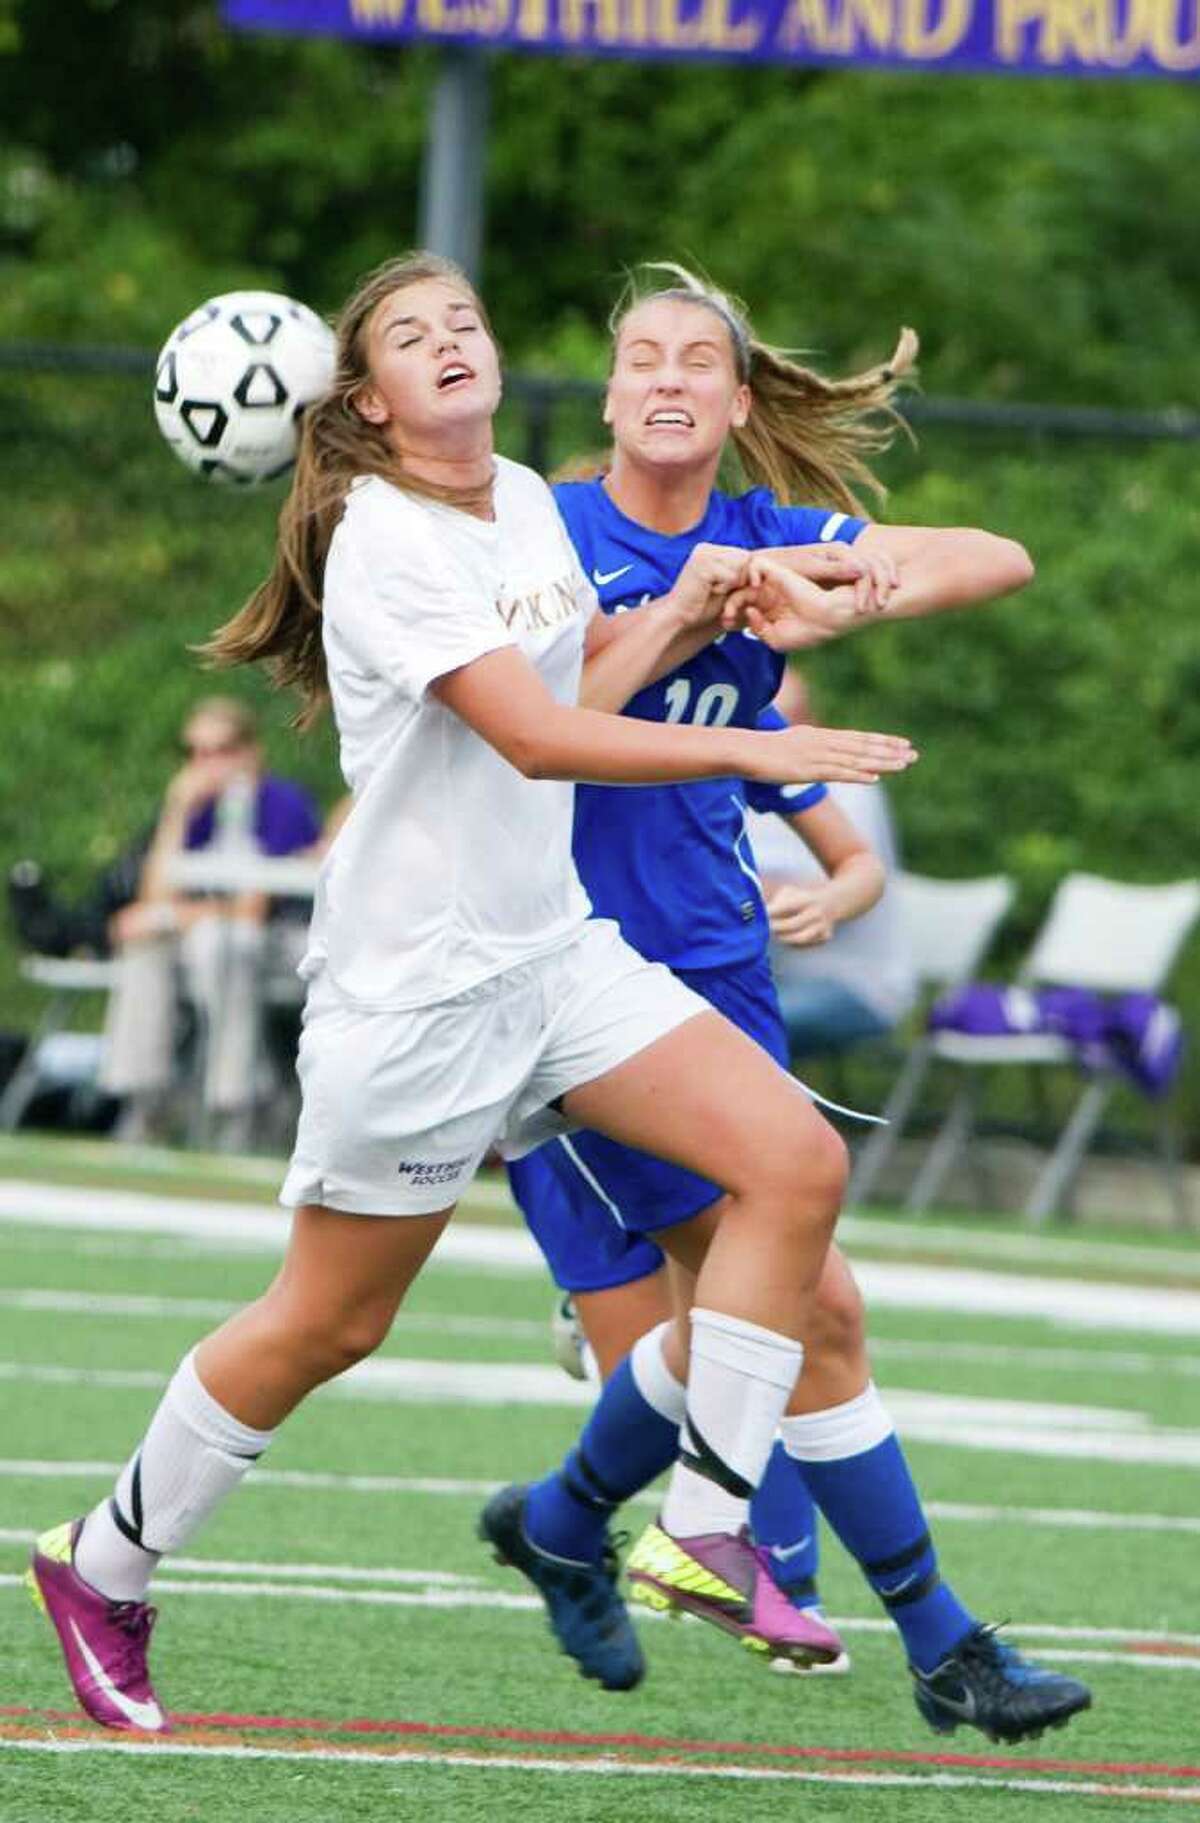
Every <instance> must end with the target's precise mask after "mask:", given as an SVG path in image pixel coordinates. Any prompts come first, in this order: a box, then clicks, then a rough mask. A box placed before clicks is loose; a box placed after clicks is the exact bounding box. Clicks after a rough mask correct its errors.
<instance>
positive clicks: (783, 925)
mask: <svg viewBox="0 0 1200 1823" xmlns="http://www.w3.org/2000/svg"><path fill="white" fill-rule="evenodd" d="M765 898H766V906H767V921H768V923H769V924H770V927H771V935H772V937H774V938H775V939H776V940H777V941H778V942H780V943H787V944H789V945H790V946H791V947H792V948H793V949H812V948H814V947H815V946H816V945H817V944H819V943H828V942H829V939H830V938H831V937H832V935H833V932H834V922H833V919H832V918H831V917H830V915H829V912H828V911H827V909H826V906H825V899H824V895H823V893H822V891H821V889H820V887H819V886H818V887H813V886H794V885H791V884H789V883H785V882H782V881H781V882H780V883H779V884H777V885H774V886H770V885H769V886H768V887H767V888H766V893H765Z"/></svg>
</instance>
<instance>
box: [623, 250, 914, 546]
mask: <svg viewBox="0 0 1200 1823" xmlns="http://www.w3.org/2000/svg"><path fill="white" fill-rule="evenodd" d="M663 275H665V276H666V279H667V281H668V282H667V283H666V284H663V283H662V276H663ZM659 298H670V299H675V300H677V301H678V302H680V303H685V304H695V305H698V306H700V307H701V308H703V309H705V310H710V311H712V313H713V314H714V316H716V317H718V318H719V319H720V321H721V322H722V323H723V324H724V326H725V329H726V332H727V334H728V336H729V341H730V346H731V348H732V352H733V364H734V369H735V371H736V373H737V377H738V380H739V382H740V383H741V384H742V385H744V386H748V387H749V388H750V401H751V403H750V415H749V417H748V418H747V420H746V423H745V424H744V425H742V426H740V427H739V428H737V429H735V430H733V431H732V432H731V437H732V441H733V445H734V448H735V449H736V451H737V456H738V461H739V462H740V464H741V467H742V470H743V472H744V474H745V476H746V479H747V480H748V481H750V482H751V483H752V484H753V485H754V486H758V487H769V488H770V490H771V492H772V493H773V494H774V495H775V497H776V499H777V500H780V501H784V502H790V503H793V504H794V503H797V502H808V503H811V504H814V505H822V506H824V505H826V504H828V505H831V506H839V507H841V508H842V509H843V510H844V511H845V512H848V513H855V514H861V513H863V512H864V511H865V509H864V506H863V501H862V496H863V495H864V494H873V495H874V496H875V498H876V500H883V499H884V498H885V496H886V493H887V489H886V488H885V487H884V485H883V483H882V482H881V481H880V479H879V477H878V476H877V475H876V474H875V473H874V471H873V470H872V468H871V466H870V458H871V457H873V456H877V455H879V454H880V453H881V452H882V451H883V450H885V449H887V448H888V446H889V445H890V444H891V442H892V441H893V439H894V437H895V436H896V433H897V431H899V430H902V429H903V430H905V431H907V429H908V426H907V425H906V423H905V421H904V419H903V418H902V417H901V415H900V413H899V412H898V411H897V409H896V405H895V397H896V394H897V392H898V391H899V389H900V387H901V386H902V385H904V384H906V383H911V382H912V381H913V379H914V378H915V364H916V359H917V351H918V348H919V346H920V344H919V342H918V339H917V335H916V332H915V330H912V329H902V330H901V331H900V338H899V340H898V341H897V343H896V347H895V349H894V351H893V353H892V355H891V358H890V359H889V360H887V361H883V362H881V363H880V364H879V365H878V366H875V367H868V368H867V369H865V371H864V372H862V373H856V374H849V375H848V376H847V377H846V378H845V379H842V380H829V379H826V378H825V376H824V375H823V374H819V373H817V372H816V371H815V369H813V368H811V367H805V366H802V365H801V363H800V362H799V361H797V360H796V359H795V356H794V353H793V352H790V351H788V350H786V349H782V348H772V347H770V346H768V344H767V343H765V342H760V341H759V340H758V339H757V337H756V336H755V334H754V331H753V329H752V327H751V325H750V319H749V316H748V314H747V312H746V309H745V306H744V305H742V304H741V303H740V302H739V301H738V300H737V299H736V298H733V297H730V296H729V295H728V293H726V292H724V291H721V290H719V289H718V287H717V286H715V285H713V284H710V283H709V282H708V281H707V280H706V279H704V278H702V277H700V276H698V275H697V274H696V273H694V272H689V271H688V269H687V268H686V267H685V266H680V265H677V264H675V262H674V261H670V260H654V261H649V262H647V263H646V264H645V265H644V266H641V267H639V268H638V269H637V271H636V272H635V273H634V274H633V275H631V277H630V279H629V280H628V282H627V284H626V287H625V290H624V291H623V293H622V295H621V297H620V298H619V299H618V301H617V303H616V305H615V306H614V308H613V311H612V314H611V316H610V318H609V328H610V330H611V331H612V341H613V352H614V356H615V353H616V348H617V344H618V341H619V338H620V334H621V329H622V327H623V325H624V323H625V320H626V318H627V317H628V316H629V314H630V312H631V311H633V310H635V309H637V307H638V306H639V305H640V304H646V303H650V302H651V301H654V300H657V299H659Z"/></svg>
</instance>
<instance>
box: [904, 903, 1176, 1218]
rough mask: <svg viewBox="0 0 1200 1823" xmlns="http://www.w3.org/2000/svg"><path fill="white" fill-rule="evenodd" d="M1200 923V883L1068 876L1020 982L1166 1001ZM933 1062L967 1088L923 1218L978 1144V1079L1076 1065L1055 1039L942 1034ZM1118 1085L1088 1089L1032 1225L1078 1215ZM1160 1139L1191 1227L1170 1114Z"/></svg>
mask: <svg viewBox="0 0 1200 1823" xmlns="http://www.w3.org/2000/svg"><path fill="white" fill-rule="evenodd" d="M1198 916H1200V881H1197V880H1179V881H1176V882H1174V883H1173V884H1171V885H1167V886H1129V885H1125V884H1123V883H1122V882H1120V881H1116V880H1105V879H1101V878H1099V877H1098V876H1097V875H1095V874H1082V873H1079V874H1068V876H1067V878H1066V879H1065V880H1064V881H1063V882H1062V884H1061V885H1060V886H1059V888H1058V891H1057V892H1056V893H1055V896H1054V901H1053V903H1052V905H1051V907H1050V911H1049V913H1048V915H1047V918H1046V922H1045V924H1044V925H1043V926H1042V929H1041V931H1040V932H1039V933H1038V936H1037V938H1036V940H1035V942H1034V945H1033V948H1032V950H1031V951H1030V953H1029V955H1028V957H1027V958H1026V960H1025V962H1024V964H1023V966H1022V968H1021V971H1020V973H1019V975H1018V977H1017V983H1018V984H1019V985H1021V986H1028V987H1036V986H1058V987H1082V988H1091V989H1093V990H1094V991H1095V992H1097V993H1103V994H1123V993H1148V994H1153V993H1157V992H1158V991H1159V989H1160V988H1161V987H1162V985H1163V983H1164V982H1165V981H1166V979H1167V976H1168V975H1169V973H1170V971H1171V966H1172V964H1173V963H1174V961H1175V958H1176V956H1177V955H1178V953H1179V951H1180V949H1181V948H1182V946H1183V944H1184V942H1185V941H1186V939H1187V937H1188V934H1189V932H1190V931H1191V929H1192V927H1193V925H1194V924H1195V922H1196V919H1197V917H1198ZM931 1056H932V1059H933V1060H934V1061H936V1062H938V1063H944V1064H947V1065H950V1066H951V1067H952V1068H954V1069H955V1070H957V1071H959V1072H961V1075H962V1082H961V1086H960V1088H959V1090H958V1093H957V1094H956V1095H955V1098H954V1100H953V1102H952V1103H951V1106H950V1111H949V1113H948V1114H947V1116H946V1119H945V1120H944V1122H943V1124H942V1126H941V1128H940V1129H939V1131H938V1133H937V1135H936V1137H935V1138H934V1140H933V1143H932V1145H931V1146H930V1148H929V1151H928V1152H927V1154H926V1156H925V1158H924V1160H923V1162H922V1165H921V1169H920V1170H919V1172H918V1173H917V1176H916V1179H915V1181H914V1183H913V1186H912V1189H911V1191H910V1192H909V1196H908V1200H907V1205H906V1206H907V1207H908V1208H909V1209H911V1210H913V1211H914V1212H923V1211H924V1210H926V1209H928V1208H929V1206H930V1204H931V1203H932V1202H933V1201H934V1199H935V1198H936V1196H937V1194H938V1192H939V1190H940V1189H941V1186H942V1184H943V1183H944V1182H945V1180H946V1177H947V1174H948V1173H949V1172H950V1170H951V1169H952V1167H953V1166H954V1164H955V1163H956V1162H957V1160H958V1159H959V1158H960V1157H961V1156H962V1154H963V1152H964V1150H965V1149H967V1148H968V1147H969V1145H970V1141H971V1137H972V1134H973V1131H974V1127H975V1120H976V1113H977V1109H978V1102H979V1098H978V1080H979V1078H980V1077H981V1076H982V1073H983V1071H984V1070H990V1069H996V1068H1002V1067H1004V1066H1005V1065H1010V1064H1022V1065H1024V1066H1026V1067H1027V1068H1032V1069H1034V1070H1039V1069H1042V1068H1049V1067H1057V1068H1062V1067H1063V1066H1067V1067H1073V1066H1074V1052H1073V1050H1072V1047H1071V1046H1070V1044H1069V1043H1068V1042H1067V1041H1066V1040H1065V1039H1063V1038H1059V1037H1057V1036H1055V1035H1054V1034H1050V1033H1032V1034H1029V1035H1025V1034H1020V1033H1018V1034H1014V1035H1012V1036H1004V1037H973V1036H970V1035H969V1034H966V1033H960V1032H938V1033H936V1034H934V1035H933V1037H932V1040H931ZM973 1078H974V1080H973ZM1119 1081H1120V1078H1119V1077H1117V1076H1116V1075H1114V1074H1111V1073H1104V1074H1100V1075H1093V1076H1090V1077H1089V1078H1088V1079H1087V1081H1086V1082H1085V1084H1084V1086H1083V1088H1082V1089H1081V1091H1080V1094H1079V1096H1078V1097H1077V1099H1076V1102H1075V1105H1074V1107H1073V1108H1072V1110H1071V1113H1070V1116H1069V1117H1068V1119H1067V1121H1066V1123H1065V1124H1064V1126H1063V1128H1062V1130H1061V1132H1060V1134H1059V1136H1058V1140H1057V1142H1056V1144H1055V1145H1054V1148H1053V1150H1052V1151H1051V1153H1050V1156H1049V1158H1048V1159H1047V1160H1046V1162H1045V1164H1044V1166H1043V1167H1042V1170H1041V1171H1040V1172H1039V1174H1038V1177H1037V1180H1036V1182H1035V1183H1034V1185H1033V1188H1032V1190H1031V1191H1030V1194H1029V1197H1028V1199H1027V1201H1026V1204H1025V1215H1026V1217H1027V1218H1028V1219H1029V1220H1030V1221H1031V1222H1038V1223H1040V1222H1045V1221H1047V1220H1048V1219H1049V1218H1050V1216H1052V1215H1054V1214H1055V1213H1056V1212H1057V1211H1058V1209H1059V1208H1060V1206H1063V1205H1066V1206H1068V1207H1069V1202H1070V1196H1071V1193H1072V1190H1073V1188H1074V1185H1075V1182H1076V1179H1077V1178H1078V1175H1079V1170H1080V1167H1081V1165H1082V1163H1083V1160H1084V1158H1085V1156H1086V1154H1087V1151H1088V1148H1089V1147H1090V1145H1091V1143H1092V1141H1093V1139H1094V1138H1095V1136H1096V1133H1097V1130H1098V1128H1099V1126H1100V1122H1101V1119H1102V1117H1103V1114H1104V1111H1105V1109H1106V1108H1107V1106H1108V1103H1109V1100H1110V1098H1111V1096H1112V1094H1113V1091H1114V1090H1115V1088H1116V1087H1117V1084H1118V1082H1119ZM1158 1137H1159V1155H1160V1162H1161V1164H1162V1166H1163V1171H1164V1176H1165V1178H1166V1183H1167V1189H1168V1193H1169V1195H1170V1198H1171V1202H1172V1205H1173V1207H1174V1211H1175V1217H1176V1220H1177V1221H1178V1222H1179V1224H1180V1225H1181V1226H1182V1225H1184V1224H1186V1222H1187V1219H1188V1210H1187V1199H1186V1192H1185V1188H1184V1183H1183V1177H1182V1174H1181V1172H1180V1170H1179V1159H1178V1147H1177V1143H1176V1137H1175V1131H1174V1124H1173V1121H1172V1119H1171V1115H1170V1111H1169V1109H1167V1108H1166V1107H1165V1106H1164V1107H1163V1108H1162V1109H1161V1110H1160V1113H1159V1118H1158Z"/></svg>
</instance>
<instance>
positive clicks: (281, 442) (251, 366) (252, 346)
mask: <svg viewBox="0 0 1200 1823" xmlns="http://www.w3.org/2000/svg"><path fill="white" fill-rule="evenodd" d="M334 360H335V343H334V336H333V331H332V330H331V329H330V328H329V326H328V324H326V323H323V322H322V321H321V318H320V317H319V316H318V315H317V314H316V312H315V311H313V310H310V309H309V308H308V306H307V304H298V303H297V302H296V300H295V299H294V298H289V297H282V296H281V295H280V294H279V293H278V292H276V291H228V292H226V293H225V294H224V295H223V296H222V297H215V298H210V299H209V300H208V302H207V303H206V304H201V305H200V308H199V309H198V310H193V311H192V313H191V315H190V316H186V317H185V318H184V319H183V322H182V323H180V324H179V325H178V327H177V328H175V329H173V330H172V331H171V334H170V335H169V336H168V337H167V340H166V342H165V343H164V345H163V350H162V353H161V354H160V355H159V357H158V364H157V366H156V368H155V374H154V415H155V417H156V418H157V419H158V428H159V429H160V430H161V431H162V434H163V436H164V437H165V438H166V440H167V442H168V443H169V444H170V445H171V448H172V449H173V450H174V451H175V454H176V455H177V456H178V457H179V459H180V461H181V462H186V463H187V465H188V467H189V468H192V469H195V470H196V471H197V472H198V473H199V474H201V475H205V476H207V477H208V478H209V479H210V480H214V481H232V482H241V483H243V484H249V483H253V482H256V481H271V480H273V479H274V477H275V476H276V475H282V474H284V473H285V472H286V471H287V470H288V469H289V468H290V467H291V465H292V463H293V462H294V461H295V459H296V433H297V428H298V423H299V419H300V415H301V413H302V412H303V410H304V407H305V406H306V405H308V404H310V403H311V401H312V400H313V399H315V398H316V397H317V396H318V394H320V393H322V392H324V391H325V389H326V387H327V386H328V385H329V384H330V382H331V380H332V379H333V369H334Z"/></svg>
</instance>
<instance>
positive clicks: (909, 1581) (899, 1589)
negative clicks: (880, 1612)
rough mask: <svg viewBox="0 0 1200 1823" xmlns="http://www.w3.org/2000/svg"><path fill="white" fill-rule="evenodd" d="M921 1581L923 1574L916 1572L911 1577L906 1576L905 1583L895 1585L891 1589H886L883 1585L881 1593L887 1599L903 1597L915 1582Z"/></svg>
mask: <svg viewBox="0 0 1200 1823" xmlns="http://www.w3.org/2000/svg"><path fill="white" fill-rule="evenodd" d="M920 1580H921V1572H920V1571H919V1570H914V1571H913V1573H912V1575H911V1576H906V1577H905V1578H904V1580H903V1582H898V1583H894V1584H893V1585H892V1587H891V1588H890V1589H885V1588H884V1587H883V1586H882V1585H880V1589H879V1593H880V1594H881V1595H882V1596H885V1597H886V1596H894V1595H903V1593H904V1591H905V1589H911V1588H912V1586H913V1584H914V1583H915V1582H919V1581H920Z"/></svg>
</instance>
